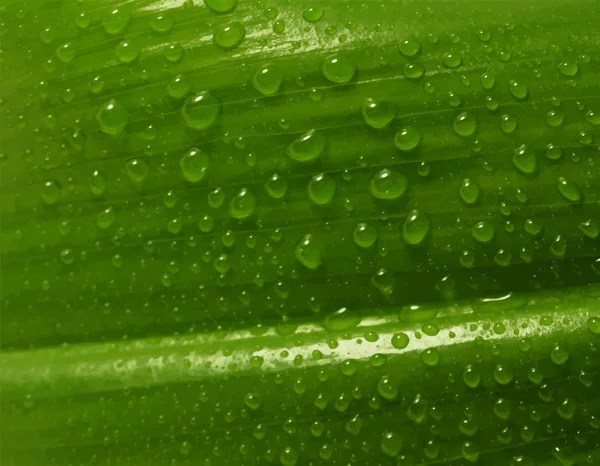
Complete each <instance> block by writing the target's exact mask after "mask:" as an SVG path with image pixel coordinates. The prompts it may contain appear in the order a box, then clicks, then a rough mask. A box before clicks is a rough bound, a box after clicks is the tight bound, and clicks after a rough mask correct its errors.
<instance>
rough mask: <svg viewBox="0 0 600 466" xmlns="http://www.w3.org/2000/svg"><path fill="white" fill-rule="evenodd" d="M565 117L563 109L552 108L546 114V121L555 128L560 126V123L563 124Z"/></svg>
mask: <svg viewBox="0 0 600 466" xmlns="http://www.w3.org/2000/svg"><path fill="white" fill-rule="evenodd" d="M564 119H565V114H564V113H563V112H562V110H550V111H549V112H548V113H547V114H546V123H547V124H548V126H552V127H553V128H558V127H559V126H560V125H562V123H563V121H564Z"/></svg>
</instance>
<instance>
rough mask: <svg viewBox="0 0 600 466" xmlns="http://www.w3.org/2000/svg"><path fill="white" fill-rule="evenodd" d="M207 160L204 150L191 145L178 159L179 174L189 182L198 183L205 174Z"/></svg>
mask: <svg viewBox="0 0 600 466" xmlns="http://www.w3.org/2000/svg"><path fill="white" fill-rule="evenodd" d="M209 161H210V159H209V157H208V154H207V153H206V152H203V151H201V150H200V149H196V148H195V147H192V148H191V149H190V150H188V151H187V152H186V153H185V154H183V156H182V157H181V159H179V167H180V168H181V174H182V175H183V177H184V178H185V179H186V180H187V181H189V182H190V183H198V182H199V181H200V180H202V179H203V178H204V175H206V170H208V164H209Z"/></svg>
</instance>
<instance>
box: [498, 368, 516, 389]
mask: <svg viewBox="0 0 600 466" xmlns="http://www.w3.org/2000/svg"><path fill="white" fill-rule="evenodd" d="M513 377H514V374H513V371H512V369H511V368H510V367H508V366H504V365H502V364H498V365H497V366H496V367H495V369H494V380H495V381H496V382H497V383H498V384H499V385H508V384H509V383H511V382H512V379H513Z"/></svg>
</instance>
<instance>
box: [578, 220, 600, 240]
mask: <svg viewBox="0 0 600 466" xmlns="http://www.w3.org/2000/svg"><path fill="white" fill-rule="evenodd" d="M579 230H580V231H581V232H582V233H583V234H584V235H585V236H587V237H588V238H591V239H596V238H597V237H598V235H599V234H600V228H598V224H597V223H596V222H595V221H594V220H592V219H589V220H586V221H584V222H581V223H580V224H579Z"/></svg>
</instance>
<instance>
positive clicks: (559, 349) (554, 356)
mask: <svg viewBox="0 0 600 466" xmlns="http://www.w3.org/2000/svg"><path fill="white" fill-rule="evenodd" d="M550 359H551V360H552V362H553V363H554V364H557V365H559V366H560V365H562V364H564V363H565V362H567V359H569V352H568V351H567V350H566V349H565V348H564V347H563V346H562V345H561V344H559V343H557V344H556V345H554V347H553V348H552V351H550Z"/></svg>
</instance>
